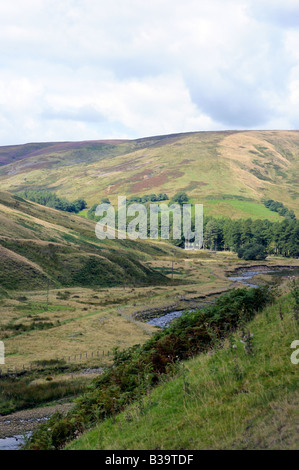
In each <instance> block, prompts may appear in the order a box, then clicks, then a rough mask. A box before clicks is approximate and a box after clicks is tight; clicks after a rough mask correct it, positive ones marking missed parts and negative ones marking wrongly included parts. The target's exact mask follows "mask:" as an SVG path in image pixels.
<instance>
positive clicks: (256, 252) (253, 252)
mask: <svg viewBox="0 0 299 470" xmlns="http://www.w3.org/2000/svg"><path fill="white" fill-rule="evenodd" d="M238 258H242V259H245V260H264V259H266V258H267V253H266V250H265V248H264V246H263V245H258V244H256V243H247V244H246V245H244V246H243V247H241V248H239V250H238Z"/></svg>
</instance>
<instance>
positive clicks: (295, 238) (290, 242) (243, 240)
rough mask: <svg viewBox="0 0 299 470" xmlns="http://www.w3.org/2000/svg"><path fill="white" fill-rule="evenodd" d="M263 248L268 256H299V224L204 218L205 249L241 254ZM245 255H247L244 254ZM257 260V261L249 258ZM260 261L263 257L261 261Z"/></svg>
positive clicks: (294, 222)
mask: <svg viewBox="0 0 299 470" xmlns="http://www.w3.org/2000/svg"><path fill="white" fill-rule="evenodd" d="M249 245H250V246H251V248H253V246H256V247H262V248H263V250H264V252H265V253H266V254H275V255H282V256H288V257H289V256H291V257H297V256H299V221H297V220H293V219H284V220H283V221H282V222H270V221H269V220H267V219H265V220H260V219H258V220H252V219H237V220H231V219H228V218H221V219H215V218H212V217H205V218H204V248H208V249H211V250H217V251H222V250H230V251H234V252H236V253H240V254H241V257H243V256H242V252H241V251H242V249H244V247H245V248H250V247H249ZM243 254H244V253H243ZM249 259H254V258H249ZM257 259H259V258H257Z"/></svg>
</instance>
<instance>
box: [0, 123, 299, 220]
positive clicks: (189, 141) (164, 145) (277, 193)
mask: <svg viewBox="0 0 299 470" xmlns="http://www.w3.org/2000/svg"><path fill="white" fill-rule="evenodd" d="M298 183H299V132H298V131H227V132H195V133H188V134H175V135H169V136H158V137H151V138H145V139H138V140H134V141H126V140H122V141H91V142H65V143H52V144H51V143H47V144H27V145H21V146H15V147H2V148H0V185H1V189H2V190H7V191H11V192H13V193H16V192H18V191H21V190H25V189H50V190H52V191H54V192H56V193H57V194H58V196H63V197H66V198H68V199H69V200H74V199H76V198H77V197H83V198H84V199H86V201H87V202H88V204H89V205H92V204H94V203H98V202H99V201H100V200H101V198H102V197H109V199H110V200H111V202H115V201H116V198H117V196H118V195H127V196H131V195H138V196H142V195H144V194H151V193H159V192H163V193H165V192H166V193H167V194H168V195H169V196H173V195H174V194H175V193H176V192H178V191H180V190H184V191H186V192H187V194H188V195H189V196H190V198H191V200H192V201H193V202H201V203H203V204H204V207H205V213H206V214H210V215H214V216H219V215H229V216H230V217H233V218H239V217H246V218H248V217H252V218H269V219H270V220H279V219H280V217H279V216H278V215H277V214H276V213H273V212H271V211H269V210H268V209H266V208H265V207H264V205H263V204H262V201H261V200H262V198H267V199H274V200H276V201H280V202H282V203H283V204H284V205H285V206H286V207H288V208H289V209H293V210H294V211H295V213H296V215H297V216H299V207H298V202H297V200H298V195H299V190H298Z"/></svg>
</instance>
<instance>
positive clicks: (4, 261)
mask: <svg viewBox="0 0 299 470" xmlns="http://www.w3.org/2000/svg"><path fill="white" fill-rule="evenodd" d="M94 228H95V224H94V223H92V222H91V221H89V220H87V219H84V218H82V217H80V216H76V215H73V214H69V213H66V212H62V211H57V210H55V209H50V208H48V207H44V206H40V205H38V204H35V203H32V202H29V201H26V200H25V199H22V198H20V197H18V196H15V195H11V194H10V193H7V192H3V191H0V263H1V270H0V285H1V289H0V296H1V297H4V296H5V295H7V291H10V290H16V289H23V290H27V289H28V290H30V289H38V288H45V287H46V286H47V284H48V282H49V283H50V286H51V287H52V288H55V287H60V286H88V287H90V286H113V285H117V284H121V283H124V282H125V283H136V284H139V285H142V284H144V285H146V284H155V283H159V284H161V283H162V284H163V283H165V282H167V279H166V278H165V277H164V276H163V275H162V274H159V273H157V272H155V271H153V270H152V269H151V268H150V267H149V266H147V265H146V264H145V263H144V261H145V260H146V259H147V258H148V257H149V256H150V255H153V254H157V255H159V254H161V253H167V252H168V251H167V250H170V251H169V252H171V250H173V249H174V248H170V247H169V248H168V247H167V245H164V244H160V245H159V246H157V245H155V244H154V243H144V242H143V243H142V242H131V241H116V242H115V241H113V240H104V241H101V242H100V241H99V240H98V239H97V238H96V236H95V233H94Z"/></svg>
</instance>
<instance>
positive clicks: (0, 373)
mask: <svg viewBox="0 0 299 470" xmlns="http://www.w3.org/2000/svg"><path fill="white" fill-rule="evenodd" d="M112 356H113V353H112V352H111V351H105V350H97V351H91V352H85V353H79V354H75V355H71V356H69V355H67V356H64V357H62V358H60V359H57V358H55V359H50V360H47V359H45V360H44V361H43V360H40V361H36V362H31V363H30V364H29V365H25V364H23V365H22V366H19V367H16V366H15V367H8V368H6V370H5V369H4V368H3V367H0V378H1V377H7V376H10V375H15V376H17V375H22V374H24V373H25V372H31V371H33V370H36V371H43V370H45V369H46V368H47V367H51V366H53V367H54V366H55V365H56V366H57V367H58V366H59V362H60V363H62V364H61V365H67V364H71V363H80V362H82V364H84V363H85V362H86V360H87V359H88V360H93V359H97V360H100V359H101V358H103V357H112Z"/></svg>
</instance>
